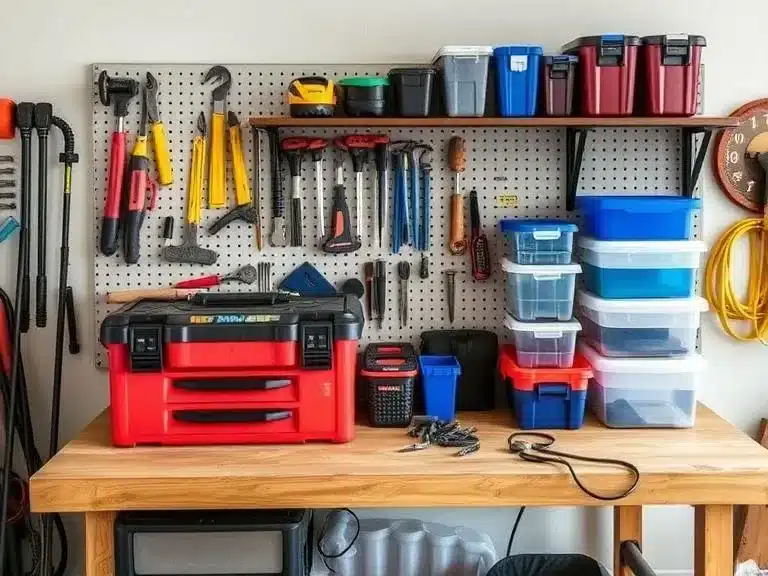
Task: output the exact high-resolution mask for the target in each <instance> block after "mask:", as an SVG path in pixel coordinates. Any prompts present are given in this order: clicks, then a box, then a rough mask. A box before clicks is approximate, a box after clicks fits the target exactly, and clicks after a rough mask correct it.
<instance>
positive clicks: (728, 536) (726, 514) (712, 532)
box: [693, 504, 733, 576]
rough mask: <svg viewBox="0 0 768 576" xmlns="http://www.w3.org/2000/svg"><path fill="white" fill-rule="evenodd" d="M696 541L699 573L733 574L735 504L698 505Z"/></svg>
mask: <svg viewBox="0 0 768 576" xmlns="http://www.w3.org/2000/svg"><path fill="white" fill-rule="evenodd" d="M694 542H695V546H694V568H693V573H694V574H696V576H732V574H733V506H727V505H719V504H718V505H706V506H696V522H695V535H694Z"/></svg>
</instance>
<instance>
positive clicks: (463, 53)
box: [432, 46, 493, 62]
mask: <svg viewBox="0 0 768 576" xmlns="http://www.w3.org/2000/svg"><path fill="white" fill-rule="evenodd" d="M492 54H493V46H443V47H442V48H440V50H438V51H437V54H435V57H434V58H432V62H437V61H438V60H439V59H440V58H442V57H443V56H457V57H459V58H481V57H484V56H491V55H492Z"/></svg>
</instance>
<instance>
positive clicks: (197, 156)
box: [187, 133, 206, 226]
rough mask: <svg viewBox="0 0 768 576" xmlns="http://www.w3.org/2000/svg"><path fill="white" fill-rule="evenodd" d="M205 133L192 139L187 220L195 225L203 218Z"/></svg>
mask: <svg viewBox="0 0 768 576" xmlns="http://www.w3.org/2000/svg"><path fill="white" fill-rule="evenodd" d="M205 154H206V152H205V133H201V134H198V135H197V136H195V139H194V140H193V141H192V168H191V171H190V175H189V197H188V198H187V222H188V223H189V224H194V225H196V226H199V225H200V221H201V220H202V219H203V180H204V179H205V176H204V175H205Z"/></svg>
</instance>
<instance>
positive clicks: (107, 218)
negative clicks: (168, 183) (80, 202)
mask: <svg viewBox="0 0 768 576" xmlns="http://www.w3.org/2000/svg"><path fill="white" fill-rule="evenodd" d="M124 170H125V132H113V133H112V144H111V146H110V150H109V168H108V172H107V197H106V199H105V202H104V218H103V219H102V221H101V253H102V254H104V255H105V256H112V254H114V253H115V252H116V251H117V231H118V228H119V223H120V195H121V192H122V188H123V172H124Z"/></svg>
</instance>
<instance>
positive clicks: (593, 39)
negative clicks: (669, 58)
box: [562, 34, 641, 52]
mask: <svg viewBox="0 0 768 576" xmlns="http://www.w3.org/2000/svg"><path fill="white" fill-rule="evenodd" d="M606 42H609V43H619V42H623V44H624V45H625V46H640V44H641V42H640V38H639V37H638V36H625V35H623V34H603V35H602V36H582V37H581V38H576V40H574V41H572V42H568V44H566V45H565V46H563V48H562V51H563V52H572V51H573V50H577V49H579V48H581V47H583V46H600V45H601V44H604V43H606Z"/></svg>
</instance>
